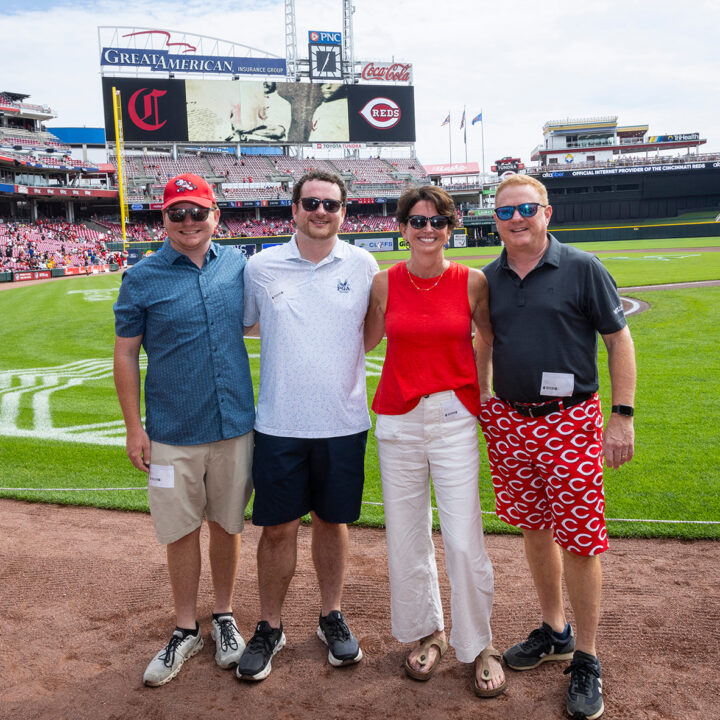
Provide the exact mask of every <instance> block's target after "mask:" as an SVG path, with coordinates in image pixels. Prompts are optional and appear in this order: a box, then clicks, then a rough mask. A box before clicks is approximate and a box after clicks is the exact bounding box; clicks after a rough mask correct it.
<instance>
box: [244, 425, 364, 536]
mask: <svg viewBox="0 0 720 720" xmlns="http://www.w3.org/2000/svg"><path fill="white" fill-rule="evenodd" d="M366 444H367V431H366V430H365V431H363V432H360V433H357V434H355V435H343V436H341V437H331V438H291V437H277V436H275V435H265V434H264V433H261V432H257V431H255V454H254V456H253V482H254V484H255V500H254V503H253V524H254V525H282V524H283V523H287V522H290V521H292V520H297V519H298V518H301V517H302V516H303V515H307V514H308V513H309V512H310V511H311V510H312V511H313V512H315V514H316V515H317V516H318V517H319V518H320V519H321V520H324V521H325V522H329V523H351V522H355V520H357V519H358V518H359V517H360V505H361V503H362V492H363V483H364V482H365V445H366Z"/></svg>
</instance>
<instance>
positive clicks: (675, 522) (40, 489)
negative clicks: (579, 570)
mask: <svg viewBox="0 0 720 720" xmlns="http://www.w3.org/2000/svg"><path fill="white" fill-rule="evenodd" d="M127 490H147V485H137V486H135V487H125V488H123V487H108V488H46V487H37V488H13V487H0V492H117V491H127ZM362 504H363V505H373V506H375V507H384V504H383V503H381V502H372V501H371V500H363V501H362ZM432 511H433V512H437V511H438V510H437V508H436V507H433V508H432ZM482 514H483V515H496V513H495V511H494V510H483V511H482ZM605 522H624V523H663V524H671V525H720V521H716V520H657V519H653V520H651V519H649V518H605Z"/></svg>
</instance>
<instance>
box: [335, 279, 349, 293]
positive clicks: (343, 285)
mask: <svg viewBox="0 0 720 720" xmlns="http://www.w3.org/2000/svg"><path fill="white" fill-rule="evenodd" d="M337 291H338V292H339V293H349V292H350V286H349V285H348V281H347V280H345V282H343V281H342V280H338V284H337Z"/></svg>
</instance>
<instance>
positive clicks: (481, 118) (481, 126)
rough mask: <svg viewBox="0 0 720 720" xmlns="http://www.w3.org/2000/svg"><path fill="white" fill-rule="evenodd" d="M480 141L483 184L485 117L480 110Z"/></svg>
mask: <svg viewBox="0 0 720 720" xmlns="http://www.w3.org/2000/svg"><path fill="white" fill-rule="evenodd" d="M480 140H481V142H482V174H483V182H484V181H485V115H483V111H482V108H480Z"/></svg>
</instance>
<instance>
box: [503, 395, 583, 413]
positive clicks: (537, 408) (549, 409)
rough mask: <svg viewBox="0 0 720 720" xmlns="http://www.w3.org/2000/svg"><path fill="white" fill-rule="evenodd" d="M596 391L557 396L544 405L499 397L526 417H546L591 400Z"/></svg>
mask: <svg viewBox="0 0 720 720" xmlns="http://www.w3.org/2000/svg"><path fill="white" fill-rule="evenodd" d="M594 394H595V393H585V394H584V395H572V396H570V397H567V398H557V399H555V400H549V401H548V402H546V403H543V404H542V405H532V404H530V403H517V402H513V401H512V400H505V398H499V399H500V400H502V401H503V402H504V403H505V404H506V405H509V406H510V407H511V408H512V409H513V410H514V411H515V412H517V413H520V414H521V415H522V416H524V417H529V418H539V417H545V415H549V414H550V413H553V412H558V411H559V410H567V409H568V408H571V407H573V405H579V404H580V403H581V402H585V401H586V400H589V399H590V398H591V397H592V396H593V395H594Z"/></svg>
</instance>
